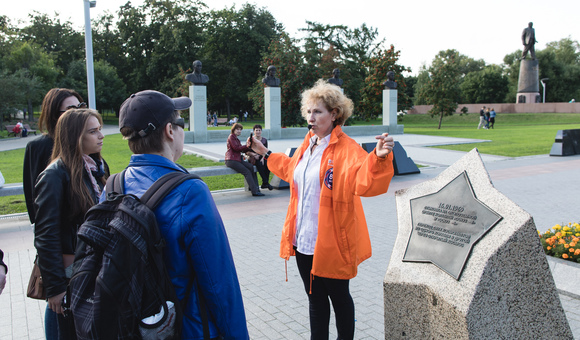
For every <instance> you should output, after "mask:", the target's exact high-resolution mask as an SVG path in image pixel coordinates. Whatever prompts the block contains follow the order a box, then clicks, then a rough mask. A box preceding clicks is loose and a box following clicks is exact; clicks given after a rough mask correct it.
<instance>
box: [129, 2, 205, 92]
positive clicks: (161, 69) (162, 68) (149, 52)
mask: <svg viewBox="0 0 580 340" xmlns="http://www.w3.org/2000/svg"><path fill="white" fill-rule="evenodd" d="M206 7H207V6H206V5H205V4H204V3H202V2H201V1H191V0H145V2H144V3H143V5H142V6H140V7H138V8H135V7H133V6H132V5H131V3H130V2H127V3H126V4H125V5H123V6H122V7H121V8H120V10H119V12H118V15H119V21H118V29H119V34H120V37H121V40H122V41H123V48H122V53H123V55H125V56H126V61H125V63H124V65H123V66H121V67H119V68H118V71H119V74H120V75H121V76H122V77H123V80H124V82H125V84H127V87H128V90H129V91H130V92H137V91H140V90H144V89H156V90H159V91H162V92H165V93H167V94H168V95H175V94H176V93H177V92H178V88H177V87H175V83H174V78H175V75H176V74H179V68H180V67H182V68H186V67H188V65H190V64H191V62H192V61H193V60H195V59H198V58H199V54H200V53H199V52H200V48H201V46H202V45H203V40H202V39H203V36H202V32H203V30H204V28H205V27H206V13H205V12H204V9H205V8H206Z"/></svg>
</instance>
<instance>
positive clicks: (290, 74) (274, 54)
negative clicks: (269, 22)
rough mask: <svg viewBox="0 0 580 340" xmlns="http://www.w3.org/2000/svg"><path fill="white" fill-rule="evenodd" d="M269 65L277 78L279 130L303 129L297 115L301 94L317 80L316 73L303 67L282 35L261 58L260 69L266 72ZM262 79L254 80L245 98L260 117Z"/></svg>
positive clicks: (295, 48) (293, 44)
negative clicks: (272, 67)
mask: <svg viewBox="0 0 580 340" xmlns="http://www.w3.org/2000/svg"><path fill="white" fill-rule="evenodd" d="M269 65H274V66H276V71H277V73H276V77H278V78H280V93H281V97H282V98H281V107H282V126H283V127H289V126H302V125H304V124H305V121H304V118H303V117H302V115H301V114H300V106H301V105H300V100H301V93H302V91H304V90H305V89H307V88H309V87H311V86H312V85H313V84H314V82H315V81H316V80H317V79H319V78H320V73H319V70H318V69H317V68H315V67H313V65H308V64H306V63H304V58H303V54H302V53H301V51H300V48H299V47H298V46H297V41H296V40H295V39H292V38H290V36H288V34H286V33H282V35H281V36H280V39H278V40H273V41H272V43H271V44H270V47H269V48H268V52H267V53H266V54H265V55H264V58H263V59H262V62H261V69H262V70H266V69H267V68H268V66H269ZM263 77H264V76H263V75H260V76H259V77H258V79H256V81H255V84H254V86H253V87H252V90H251V91H250V93H249V95H248V96H249V98H250V100H251V101H252V102H253V104H254V106H253V107H254V110H256V112H258V113H259V114H260V115H263V114H264V87H265V85H264V84H263V83H262V78H263Z"/></svg>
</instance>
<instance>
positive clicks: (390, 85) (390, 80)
mask: <svg viewBox="0 0 580 340" xmlns="http://www.w3.org/2000/svg"><path fill="white" fill-rule="evenodd" d="M383 85H384V86H385V89H396V88H397V83H396V82H395V72H393V71H389V72H387V81H385V82H384V83H383Z"/></svg>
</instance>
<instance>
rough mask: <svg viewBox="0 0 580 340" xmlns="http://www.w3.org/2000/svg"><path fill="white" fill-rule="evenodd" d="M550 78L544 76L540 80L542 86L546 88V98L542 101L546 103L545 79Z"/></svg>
mask: <svg viewBox="0 0 580 340" xmlns="http://www.w3.org/2000/svg"><path fill="white" fill-rule="evenodd" d="M548 79H549V78H542V79H540V82H541V83H542V87H543V88H544V100H543V101H542V103H544V104H545V103H546V83H545V81H546V80H548Z"/></svg>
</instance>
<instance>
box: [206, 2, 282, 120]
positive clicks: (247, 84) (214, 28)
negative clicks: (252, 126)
mask: <svg viewBox="0 0 580 340" xmlns="http://www.w3.org/2000/svg"><path fill="white" fill-rule="evenodd" d="M281 31H282V27H281V25H280V24H278V23H277V22H276V20H275V19H274V16H273V15H272V14H271V13H270V12H268V11H267V10H266V9H264V8H257V7H256V6H255V5H250V4H244V5H242V8H240V9H239V10H236V9H235V7H233V6H232V7H231V8H224V9H222V10H216V11H211V12H210V14H209V21H208V24H207V29H206V30H205V35H204V46H203V47H202V50H201V54H202V55H203V58H200V59H201V60H202V62H203V67H204V69H206V70H207V72H208V75H210V79H211V80H210V82H208V84H207V87H208V99H209V100H210V102H211V103H213V105H212V106H213V108H221V109H225V110H226V111H227V112H228V118H229V114H230V112H231V111H232V110H235V112H238V111H239V110H248V109H250V107H251V103H250V101H249V100H248V94H247V93H248V91H249V90H250V89H251V87H252V85H253V84H254V80H255V79H256V77H257V76H258V75H259V74H260V73H261V71H260V61H261V59H262V55H263V54H264V53H265V52H266V51H267V49H268V46H269V44H270V41H271V40H272V39H275V38H277V37H278V35H279V34H280V32H281Z"/></svg>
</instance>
